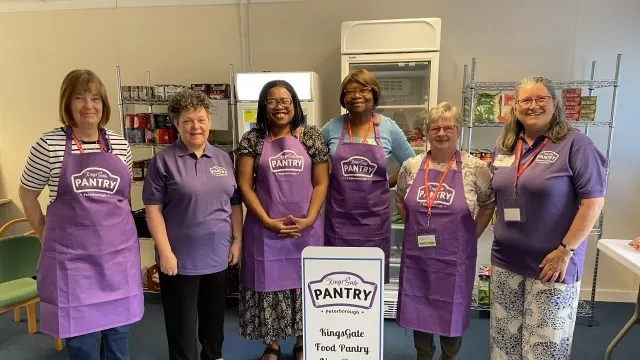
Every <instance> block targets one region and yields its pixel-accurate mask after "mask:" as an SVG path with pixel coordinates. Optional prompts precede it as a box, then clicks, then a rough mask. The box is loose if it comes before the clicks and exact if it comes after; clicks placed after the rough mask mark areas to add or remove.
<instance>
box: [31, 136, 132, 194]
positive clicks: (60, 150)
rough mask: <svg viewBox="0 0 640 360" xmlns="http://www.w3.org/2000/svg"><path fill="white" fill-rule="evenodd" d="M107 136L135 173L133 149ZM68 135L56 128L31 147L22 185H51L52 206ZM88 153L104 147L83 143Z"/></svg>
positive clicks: (38, 187) (73, 146) (73, 148)
mask: <svg viewBox="0 0 640 360" xmlns="http://www.w3.org/2000/svg"><path fill="white" fill-rule="evenodd" d="M107 137H108V138H109V142H110V143H111V148H112V149H113V150H112V151H113V154H114V155H116V156H118V157H119V158H120V159H121V160H122V162H124V163H125V164H127V167H128V168H129V172H130V173H131V147H130V146H129V143H128V142H127V140H125V139H124V138H123V137H122V136H121V135H119V134H117V133H115V132H113V131H111V130H107ZM65 141H66V133H65V131H64V128H62V127H60V128H56V129H53V130H51V131H49V132H47V133H45V134H44V135H42V137H41V138H40V139H39V140H38V141H37V142H36V143H35V144H34V145H33V146H32V147H31V151H30V152H29V158H28V159H27V165H26V166H25V168H24V171H23V172H22V177H21V178H20V184H21V185H22V186H24V187H25V188H27V189H31V190H37V191H39V190H43V189H44V188H45V186H47V185H48V186H49V203H51V202H53V200H55V198H56V195H57V194H58V183H59V181H60V170H61V169H62V159H63V157H64V146H65ZM82 147H83V148H84V151H85V153H90V152H98V151H100V145H99V144H97V143H95V142H92V141H90V142H84V141H83V142H82ZM71 153H73V154H79V153H80V151H78V147H77V146H76V144H75V142H73V141H72V142H71Z"/></svg>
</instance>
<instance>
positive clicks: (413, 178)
mask: <svg viewBox="0 0 640 360" xmlns="http://www.w3.org/2000/svg"><path fill="white" fill-rule="evenodd" d="M461 127H462V123H461V119H460V113H459V112H458V110H457V109H456V107H454V106H452V105H451V104H449V103H446V102H443V103H440V104H438V105H437V106H435V107H434V108H432V109H431V110H429V112H428V114H427V121H426V124H425V128H426V132H427V139H428V142H429V145H430V150H429V151H428V152H426V153H423V154H420V155H418V156H416V157H413V158H411V159H409V160H407V161H405V162H404V164H403V165H402V168H401V169H400V173H399V174H398V189H397V191H396V199H395V200H396V207H397V209H398V212H399V213H400V215H401V216H402V217H403V218H404V220H405V229H404V241H403V243H402V258H401V265H400V287H399V292H398V316H397V319H396V321H397V322H398V325H399V326H401V327H404V328H408V329H412V330H413V338H414V345H415V348H416V352H417V359H418V360H430V359H432V358H433V355H434V353H435V344H434V341H433V337H434V335H439V337H440V345H441V351H442V359H445V360H450V359H456V358H457V354H458V352H459V351H460V346H461V345H462V334H463V333H464V331H465V330H466V329H467V328H468V327H469V311H470V307H471V292H472V290H473V281H474V277H475V266H476V256H477V240H478V238H479V237H480V235H481V234H482V233H483V232H484V230H485V228H486V227H487V225H488V224H489V222H490V221H491V217H492V215H493V209H494V207H495V201H494V197H493V190H492V188H491V173H490V172H489V168H488V166H487V164H486V163H485V162H484V161H482V160H479V159H477V158H475V157H474V156H472V155H470V154H468V153H465V152H461V151H458V150H457V148H456V146H457V144H458V139H459V136H460V128H461Z"/></svg>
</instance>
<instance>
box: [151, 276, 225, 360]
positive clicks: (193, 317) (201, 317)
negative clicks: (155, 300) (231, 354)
mask: <svg viewBox="0 0 640 360" xmlns="http://www.w3.org/2000/svg"><path fill="white" fill-rule="evenodd" d="M160 297H161V299H162V308H163V310H164V323H165V327H166V330H167V342H168V343H169V359H170V360H197V359H198V341H200V344H201V345H202V351H201V352H200V359H201V360H215V359H220V358H222V342H223V341H224V311H225V298H226V272H225V271H221V272H218V273H214V274H206V275H194V276H191V275H175V276H169V275H166V274H163V273H162V272H161V273H160Z"/></svg>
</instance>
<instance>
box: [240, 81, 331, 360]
mask: <svg viewBox="0 0 640 360" xmlns="http://www.w3.org/2000/svg"><path fill="white" fill-rule="evenodd" d="M257 125H258V126H257V128H255V129H251V130H250V131H249V132H247V133H246V134H244V136H243V137H242V139H241V140H240V145H239V146H238V149H237V153H238V164H237V167H236V168H237V177H238V185H239V187H240V191H241V193H242V198H243V200H244V203H245V204H246V206H247V209H248V213H247V218H246V221H245V225H244V239H245V247H244V253H243V258H242V269H241V273H242V282H241V287H240V306H239V312H240V334H241V335H242V336H244V337H245V338H247V339H262V340H263V341H264V342H265V344H266V348H265V350H264V353H263V356H262V359H263V360H276V359H278V358H279V357H280V346H279V345H278V340H279V339H286V338H289V337H291V336H292V335H295V336H296V337H297V339H296V343H295V346H294V348H293V355H294V358H295V359H296V360H300V359H302V356H303V348H302V344H303V342H302V331H303V328H302V290H301V286H302V277H301V270H302V269H301V266H300V255H301V253H302V250H303V249H304V248H305V247H306V246H310V245H315V246H318V245H323V244H324V224H323V222H322V216H319V212H320V209H321V208H322V204H323V203H324V199H325V195H326V193H327V187H328V184H329V166H328V161H329V154H328V153H329V151H328V150H327V147H326V146H325V145H324V142H323V141H322V137H321V136H320V131H319V130H318V128H316V127H315V126H306V125H305V120H304V114H303V112H302V107H301V105H300V100H298V95H297V94H296V92H295V91H294V89H293V87H292V86H291V85H290V84H289V83H288V82H286V81H281V80H276V81H271V82H268V83H267V84H265V85H264V87H263V88H262V91H261V92H260V96H259V100H258V114H257Z"/></svg>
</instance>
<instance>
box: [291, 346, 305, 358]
mask: <svg viewBox="0 0 640 360" xmlns="http://www.w3.org/2000/svg"><path fill="white" fill-rule="evenodd" d="M301 352H304V346H302V345H295V346H294V347H293V358H294V359H297V358H298V354H299V353H301Z"/></svg>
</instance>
